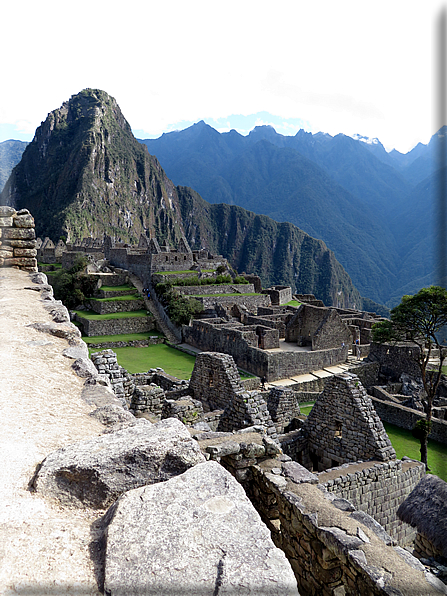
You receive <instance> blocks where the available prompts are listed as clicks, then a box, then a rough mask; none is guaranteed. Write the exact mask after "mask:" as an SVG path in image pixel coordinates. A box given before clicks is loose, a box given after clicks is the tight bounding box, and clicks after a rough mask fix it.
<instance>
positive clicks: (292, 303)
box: [284, 300, 301, 306]
mask: <svg viewBox="0 0 447 596" xmlns="http://www.w3.org/2000/svg"><path fill="white" fill-rule="evenodd" d="M284 306H301V302H298V300H290V301H289V302H286V303H285V304H284Z"/></svg>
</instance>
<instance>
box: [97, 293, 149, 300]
mask: <svg viewBox="0 0 447 596" xmlns="http://www.w3.org/2000/svg"><path fill="white" fill-rule="evenodd" d="M89 300H94V301H95V302H119V301H120V300H141V297H140V296H139V295H136V294H127V295H126V296H121V295H120V296H113V297H112V298H89Z"/></svg>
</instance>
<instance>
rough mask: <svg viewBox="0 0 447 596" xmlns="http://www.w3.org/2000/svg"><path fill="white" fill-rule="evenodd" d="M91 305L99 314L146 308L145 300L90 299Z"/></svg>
mask: <svg viewBox="0 0 447 596" xmlns="http://www.w3.org/2000/svg"><path fill="white" fill-rule="evenodd" d="M88 305H89V307H90V308H91V310H93V311H94V312H96V313H98V314H99V315H109V314H112V313H116V312H132V311H135V310H143V309H144V308H145V306H144V301H143V300H108V301H103V300H89V304H88Z"/></svg>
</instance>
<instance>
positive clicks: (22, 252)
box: [14, 248, 37, 257]
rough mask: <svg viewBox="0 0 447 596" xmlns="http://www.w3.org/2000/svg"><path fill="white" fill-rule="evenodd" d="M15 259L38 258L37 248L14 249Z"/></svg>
mask: <svg viewBox="0 0 447 596" xmlns="http://www.w3.org/2000/svg"><path fill="white" fill-rule="evenodd" d="M14 257H37V250H36V249H35V248H14Z"/></svg>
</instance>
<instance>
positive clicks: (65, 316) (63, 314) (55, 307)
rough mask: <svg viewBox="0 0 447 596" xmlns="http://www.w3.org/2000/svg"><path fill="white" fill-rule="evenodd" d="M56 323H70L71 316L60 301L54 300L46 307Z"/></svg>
mask: <svg viewBox="0 0 447 596" xmlns="http://www.w3.org/2000/svg"><path fill="white" fill-rule="evenodd" d="M44 308H45V310H47V311H48V312H49V313H50V315H51V318H52V319H53V321H54V322H55V323H69V322H70V314H69V312H68V309H67V307H66V306H64V305H63V304H62V302H61V301H60V300H54V301H52V302H50V303H49V304H46V305H45V306H44Z"/></svg>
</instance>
